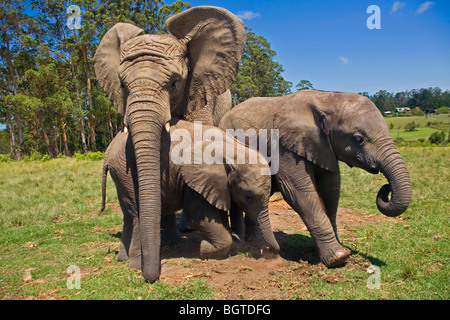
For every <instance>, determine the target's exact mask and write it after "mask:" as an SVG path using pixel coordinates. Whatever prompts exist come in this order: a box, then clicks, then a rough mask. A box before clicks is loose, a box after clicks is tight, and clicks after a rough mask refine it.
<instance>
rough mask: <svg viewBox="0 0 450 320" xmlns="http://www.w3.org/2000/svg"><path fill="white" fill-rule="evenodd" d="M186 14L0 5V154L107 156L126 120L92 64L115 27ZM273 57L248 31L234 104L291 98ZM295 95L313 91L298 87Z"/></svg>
mask: <svg viewBox="0 0 450 320" xmlns="http://www.w3.org/2000/svg"><path fill="white" fill-rule="evenodd" d="M72 4H75V5H77V6H79V8H80V9H81V14H82V15H81V23H80V25H79V28H78V26H77V28H73V27H71V28H70V25H68V24H67V21H68V19H69V18H70V16H71V14H72V12H68V7H69V6H70V5H72ZM189 7H190V4H189V3H187V2H183V1H176V2H175V3H173V4H171V5H167V4H165V3H164V1H162V0H153V1H148V0H102V1H98V0H72V1H70V2H69V1H63V0H52V1H43V0H29V1H20V0H19V1H13V0H5V1H0V39H1V41H0V129H3V130H0V154H2V153H3V154H9V155H10V156H11V158H14V159H23V157H24V156H25V155H32V154H33V153H34V154H47V155H49V156H50V157H56V156H57V155H58V154H64V155H66V156H70V155H73V154H74V153H75V152H79V153H88V152H89V151H93V152H95V151H104V150H105V149H106V148H107V146H108V144H109V143H110V142H111V140H112V139H113V137H114V136H115V134H116V133H117V132H118V131H119V130H120V129H121V128H122V123H123V121H122V119H121V117H120V116H119V114H118V113H117V112H116V109H115V108H114V107H113V105H112V104H111V102H110V101H109V99H108V97H107V96H106V95H105V93H104V92H103V90H102V89H101V88H100V86H99V84H98V82H97V80H96V77H95V72H94V66H93V61H92V58H93V55H94V53H95V51H96V49H97V46H98V44H99V42H100V40H101V38H102V36H103V35H104V34H105V33H106V32H107V31H108V30H109V28H111V27H112V26H113V25H114V24H116V23H117V22H127V23H132V24H134V25H137V26H139V27H140V28H142V29H144V30H145V32H146V33H153V34H158V33H165V32H166V30H165V20H166V19H167V18H168V17H169V16H171V15H174V14H177V13H179V12H181V11H183V10H186V9H187V8H189ZM275 56H276V53H275V51H274V50H272V49H271V47H270V43H269V42H268V41H267V40H266V39H265V38H264V37H262V36H259V35H257V34H255V33H254V32H253V31H252V30H251V29H247V38H246V43H245V48H244V53H243V56H242V59H241V61H240V66H239V73H238V75H237V77H236V80H235V81H234V83H233V84H232V86H231V91H232V96H233V100H234V103H235V104H237V103H239V102H243V101H245V100H247V99H249V98H251V97H255V96H261V97H267V96H279V95H284V94H288V93H290V92H291V87H292V83H291V82H289V81H287V80H285V79H284V78H283V76H282V72H283V71H284V70H283V67H282V66H281V65H280V64H279V63H278V62H276V61H275ZM296 89H297V90H303V89H313V85H312V84H311V83H310V82H309V81H308V80H301V81H300V82H299V83H298V84H297V86H296ZM363 94H365V95H367V96H368V94H366V93H363ZM370 98H371V99H372V100H373V101H374V102H375V104H376V105H377V106H378V108H380V110H381V111H382V112H383V111H385V110H392V109H393V108H395V107H398V106H410V107H411V108H413V107H415V106H420V107H421V108H422V110H424V111H426V112H427V111H429V110H432V109H434V108H437V107H439V106H441V105H446V106H450V101H449V99H450V98H449V92H448V91H445V92H442V91H441V90H440V89H439V88H430V89H420V90H412V91H407V92H401V93H396V94H392V93H389V92H386V91H379V92H377V93H376V94H374V95H373V96H370Z"/></svg>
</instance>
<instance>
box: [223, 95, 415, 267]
mask: <svg viewBox="0 0 450 320" xmlns="http://www.w3.org/2000/svg"><path fill="white" fill-rule="evenodd" d="M219 127H220V128H221V129H222V130H227V129H243V130H249V129H255V130H257V129H267V130H268V131H267V132H269V131H270V130H271V129H276V130H278V141H275V142H274V141H271V140H270V139H268V140H267V141H268V144H269V143H278V148H279V154H278V155H279V157H278V170H273V172H272V189H273V191H280V192H281V194H282V195H283V197H284V199H285V200H286V202H287V203H288V204H289V205H290V206H291V207H292V208H293V209H294V210H295V211H296V212H297V213H298V214H299V215H300V217H301V218H302V220H303V221H304V223H305V225H306V227H307V228H308V230H309V232H310V234H311V237H312V238H313V240H314V242H315V244H316V247H317V248H318V252H319V256H320V260H321V262H322V263H323V264H325V265H326V266H327V267H335V266H339V265H342V264H344V263H345V261H346V260H347V258H348V257H349V255H350V250H348V249H347V248H346V247H344V246H343V245H342V244H341V242H340V241H339V238H338V236H337V226H336V214H337V209H338V202H339V195H340V173H339V165H338V161H342V162H344V163H346V164H347V165H349V166H350V167H359V168H362V169H364V170H366V171H368V172H369V173H372V174H377V173H378V172H381V173H383V174H384V176H385V177H386V178H387V181H388V184H385V185H384V186H383V187H382V188H381V189H380V190H379V192H378V194H377V198H376V204H377V207H378V209H379V211H380V212H382V213H383V214H384V215H386V216H390V217H395V216H398V215H400V214H402V213H403V212H404V211H405V210H406V209H407V208H408V206H409V203H410V201H411V181H410V178H409V174H408V170H407V168H406V165H405V163H404V161H403V159H402V157H401V156H400V153H399V152H398V150H397V149H396V147H395V145H394V142H393V140H392V138H391V136H390V134H389V130H388V128H387V125H386V122H385V121H384V119H383V116H382V115H381V113H380V111H379V110H378V109H377V107H376V106H375V104H374V103H372V101H371V100H370V99H368V98H367V97H365V96H362V95H358V94H354V93H342V92H326V91H318V90H302V91H298V92H295V93H291V94H288V95H285V96H281V97H266V98H262V97H258V98H251V99H249V100H247V101H245V102H243V103H241V104H239V105H238V106H236V107H234V108H233V109H231V110H230V111H229V112H228V113H227V114H225V116H224V117H223V118H222V120H221V121H220V123H219ZM259 132H261V133H260V134H266V133H265V132H266V131H262V130H259ZM256 148H261V146H259V147H256ZM272 149H273V148H272V146H271V147H270V148H269V147H267V150H272ZM272 156H273V155H272ZM272 158H273V157H272ZM271 167H272V168H274V167H276V166H274V165H273V164H272V163H271ZM389 193H390V194H391V196H390V199H389ZM235 214H239V213H235ZM246 222H247V221H246Z"/></svg>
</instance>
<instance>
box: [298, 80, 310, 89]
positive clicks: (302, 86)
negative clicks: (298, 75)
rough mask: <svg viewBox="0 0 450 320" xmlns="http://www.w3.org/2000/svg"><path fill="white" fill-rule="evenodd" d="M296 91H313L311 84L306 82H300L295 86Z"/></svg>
mask: <svg viewBox="0 0 450 320" xmlns="http://www.w3.org/2000/svg"><path fill="white" fill-rule="evenodd" d="M295 87H296V88H297V90H298V91H300V90H308V89H314V88H313V85H312V83H311V82H309V81H308V80H301V81H300V82H299V83H298V84H297V85H296V86H295Z"/></svg>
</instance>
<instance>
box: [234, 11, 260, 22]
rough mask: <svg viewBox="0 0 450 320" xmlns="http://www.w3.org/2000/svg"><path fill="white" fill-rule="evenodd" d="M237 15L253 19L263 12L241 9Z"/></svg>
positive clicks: (242, 18) (241, 17)
mask: <svg viewBox="0 0 450 320" xmlns="http://www.w3.org/2000/svg"><path fill="white" fill-rule="evenodd" d="M237 17H238V18H239V19H241V20H253V19H255V18H259V17H261V14H260V13H259V12H253V11H249V10H248V11H239V12H238V13H237Z"/></svg>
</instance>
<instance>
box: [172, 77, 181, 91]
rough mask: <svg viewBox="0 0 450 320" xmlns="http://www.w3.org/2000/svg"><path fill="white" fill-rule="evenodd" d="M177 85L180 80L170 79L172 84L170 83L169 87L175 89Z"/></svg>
mask: <svg viewBox="0 0 450 320" xmlns="http://www.w3.org/2000/svg"><path fill="white" fill-rule="evenodd" d="M179 86H180V80H178V79H175V80H174V81H172V84H171V85H170V89H172V90H176V89H178V87H179Z"/></svg>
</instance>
